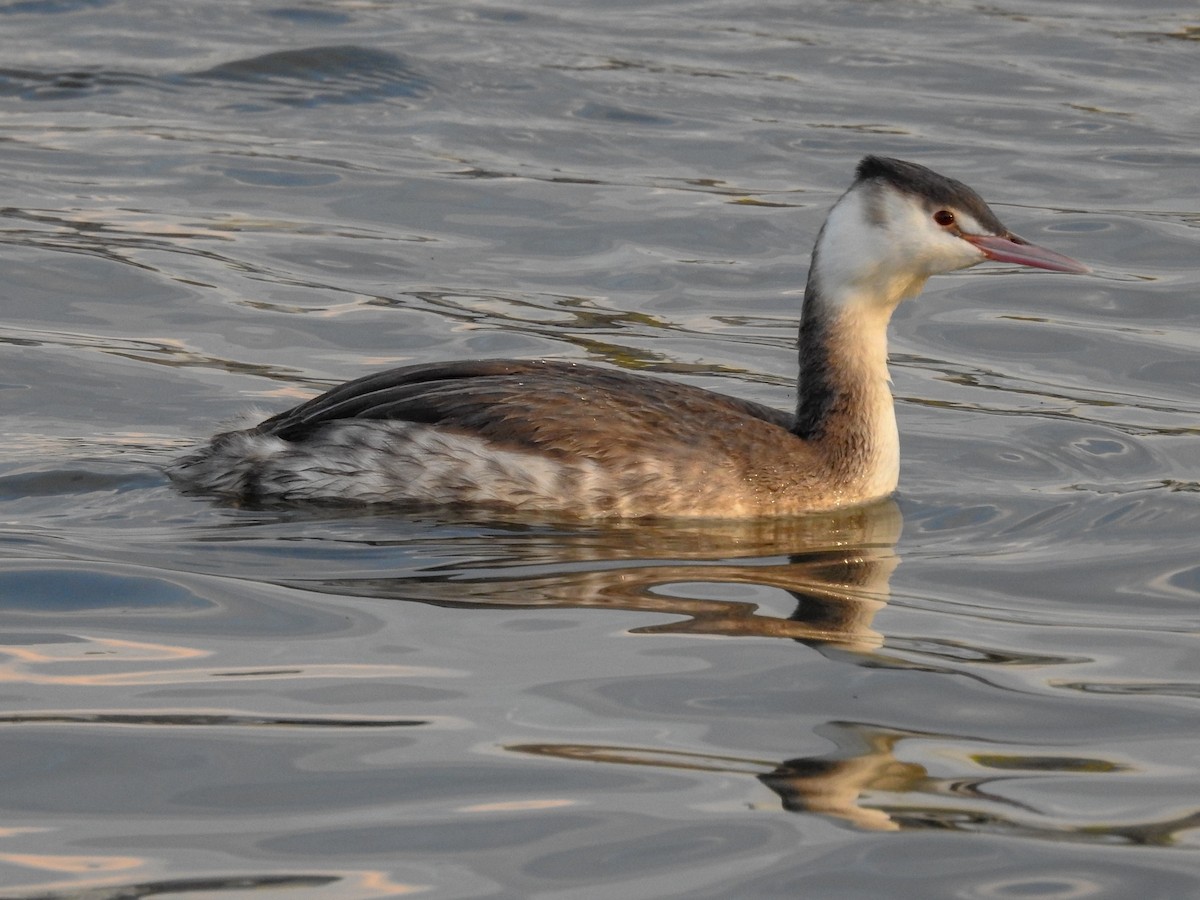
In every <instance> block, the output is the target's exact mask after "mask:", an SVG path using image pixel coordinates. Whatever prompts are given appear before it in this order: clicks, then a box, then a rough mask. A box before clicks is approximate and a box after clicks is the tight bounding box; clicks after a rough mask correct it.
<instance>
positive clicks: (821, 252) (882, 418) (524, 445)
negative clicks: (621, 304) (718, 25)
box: [167, 156, 1088, 518]
mask: <svg viewBox="0 0 1200 900" xmlns="http://www.w3.org/2000/svg"><path fill="white" fill-rule="evenodd" d="M985 260H995V261H998V262H1005V263H1015V264H1018V265H1026V266H1035V267H1037V268H1040V269H1049V270H1052V271H1059V272H1087V271H1088V268H1087V267H1086V266H1084V265H1083V264H1082V263H1079V262H1077V261H1076V260H1073V259H1071V258H1069V257H1067V256H1063V255H1061V254H1059V253H1055V252H1054V251H1051V250H1047V249H1044V248H1042V247H1038V246H1036V245H1034V244H1031V243H1029V242H1028V241H1026V240H1024V239H1022V238H1020V237H1017V236H1016V235H1015V234H1013V233H1012V232H1010V231H1009V230H1008V229H1007V228H1005V227H1004V225H1002V224H1001V222H1000V220H999V219H998V218H997V217H996V215H995V214H994V213H993V212H992V210H991V209H989V208H988V206H987V204H986V203H985V202H984V201H983V200H982V199H981V198H980V196H979V195H978V194H977V193H975V191H973V190H972V189H971V188H969V187H968V186H967V185H965V184H962V183H961V182H959V181H955V180H954V179H951V178H947V177H945V176H943V175H939V174H937V173H936V172H933V171H931V170H930V169H927V168H925V167H924V166H920V165H917V164H915V163H911V162H905V161H902V160H898V159H889V158H884V157H879V156H868V157H866V158H864V159H863V160H862V161H861V162H860V163H859V165H858V168H857V170H856V176H855V179H854V182H853V184H852V185H851V186H850V188H849V190H847V191H846V192H845V193H844V194H843V195H842V196H841V198H840V199H839V200H838V201H837V202H836V203H835V205H834V206H833V208H832V209H831V210H830V212H829V214H828V217H827V218H826V220H825V224H824V226H823V227H822V228H821V231H820V233H819V235H818V237H817V241H816V245H815V248H814V250H813V254H812V263H811V266H810V267H809V271H808V283H807V287H806V290H805V294H804V301H803V306H802V309H801V318H800V342H799V344H800V377H799V383H798V399H797V404H796V410H795V412H794V413H787V412H783V411H780V410H777V409H773V408H771V407H768V406H764V405H762V404H759V403H755V402H751V401H748V400H740V399H737V398H736V397H730V396H726V395H724V394H718V393H714V392H711V391H706V390H703V389H701V388H697V387H692V386H689V385H685V384H679V383H675V382H672V381H668V380H664V379H660V378H654V377H649V376H645V375H640V374H633V373H630V372H626V371H623V370H619V369H606V368H601V367H598V366H590V365H583V364H580V363H574V362H566V361H553V360H482V361H463V362H448V363H433V364H423V365H411V366H403V367H401V368H396V369H391V370H389V371H385V372H380V373H378V374H374V375H367V376H366V377H363V378H359V379H356V380H354V381H349V382H347V383H345V384H343V385H341V386H339V387H335V388H333V389H332V390H330V391H328V392H327V393H325V394H322V395H320V396H318V397H315V398H313V399H311V400H308V401H307V402H305V403H301V404H300V405H299V406H296V407H295V408H293V409H289V410H287V411H285V412H282V413H279V414H278V415H275V416H272V417H270V418H268V419H266V420H265V421H263V422H261V423H260V424H258V425H255V426H253V427H250V428H245V429H242V430H234V431H227V432H224V433H221V434H218V435H216V436H215V437H214V438H212V440H211V441H210V442H209V443H208V444H207V445H205V446H204V447H202V448H200V449H199V450H197V451H195V452H193V453H191V454H189V455H187V456H185V457H183V458H182V459H180V460H178V461H176V462H174V463H173V464H171V465H170V466H168V469H167V471H168V474H169V475H170V476H171V477H172V478H173V479H174V480H175V481H177V482H178V483H179V484H181V485H182V486H183V487H185V488H187V489H191V490H196V491H201V492H206V493H209V494H215V495H220V496H224V497H227V498H233V499H236V500H239V501H243V502H263V501H269V502H278V501H282V502H295V501H332V502H337V503H350V504H378V503H391V504H420V505H427V504H450V505H457V506H481V507H500V508H505V509H509V510H517V511H530V512H534V513H539V514H550V515H555V516H559V515H566V516H572V517H584V518H606V517H648V516H653V517H685V516H686V517H712V518H734V517H736V518H744V517H755V516H780V515H796V514H802V513H807V512H817V511H825V510H831V509H837V508H841V507H847V506H852V505H857V504H864V503H868V502H871V501H874V500H878V499H881V498H883V497H886V496H887V495H889V494H891V493H892V492H893V491H894V490H895V489H896V485H897V481H898V477H899V459H900V449H899V446H900V445H899V435H898V433H897V429H896V416H895V410H894V403H893V399H892V395H891V390H890V379H889V376H888V368H887V327H888V322H889V320H890V319H891V316H892V312H893V310H894V309H895V308H896V306H897V305H898V304H899V303H900V302H901V301H902V300H904V299H906V298H909V297H913V296H915V295H916V294H917V293H919V292H920V290H921V289H922V287H923V286H924V284H925V282H926V280H927V279H928V278H929V277H930V276H931V275H937V274H940V273H944V272H951V271H954V270H956V269H965V268H968V267H969V266H973V265H975V264H977V263H981V262H984V261H985Z"/></svg>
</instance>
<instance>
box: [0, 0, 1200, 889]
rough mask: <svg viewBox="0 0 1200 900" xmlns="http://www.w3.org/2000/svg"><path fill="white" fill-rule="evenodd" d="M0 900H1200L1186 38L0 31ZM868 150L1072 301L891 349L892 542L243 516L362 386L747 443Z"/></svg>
mask: <svg viewBox="0 0 1200 900" xmlns="http://www.w3.org/2000/svg"><path fill="white" fill-rule="evenodd" d="M0 34H2V35H3V47H4V55H3V61H2V62H0V185H2V189H3V190H2V196H0V205H2V208H0V242H2V243H3V246H2V247H0V254H2V259H3V272H4V278H3V282H2V283H0V304H2V306H0V309H2V313H0V360H2V370H0V400H2V401H3V409H4V414H5V426H6V427H5V429H4V435H3V437H2V438H0V440H2V442H3V444H2V446H3V451H2V453H0V645H2V646H0V650H2V651H3V653H4V659H3V661H2V663H0V666H2V667H0V673H2V677H3V684H2V686H0V784H2V789H0V896H3V897H13V898H34V897H38V898H59V897H86V898H90V900H96V898H132V897H147V896H187V897H217V896H222V897H224V896H230V897H233V896H243V895H248V894H249V893H250V892H251V891H254V896H256V897H258V896H276V895H278V896H287V897H297V898H307V897H312V898H320V900H325V898H368V897H392V896H400V895H406V894H413V895H419V896H426V897H437V898H443V897H445V898H460V897H461V898H483V897H488V898H493V897H494V898H521V897H538V898H563V900H566V898H585V897H586V898H591V897H621V898H652V897H653V898H659V897H664V898H665V897H688V898H730V897H801V896H802V897H805V898H819V900H824V898H837V900H844V898H845V900H853V898H872V900H875V898H881V897H886V898H900V900H906V898H912V900H931V898H947V900H949V898H955V900H1029V898H1036V900H1081V898H1087V900H1093V898H1112V900H1125V898H1130V897H1137V898H1139V900H1153V898H1163V900H1177V898H1182V897H1194V896H1200V742H1198V740H1197V737H1198V731H1200V652H1198V651H1200V255H1198V254H1197V238H1198V237H1200V230H1198V229H1200V199H1198V195H1200V151H1198V149H1197V148H1198V147H1200V116H1198V114H1197V102H1196V84H1197V82H1198V81H1200V15H1198V14H1197V10H1196V7H1195V4H1194V3H1191V2H1171V0H1149V2H1145V3H1140V4H1136V5H1135V4H1128V3H1119V2H1115V0H1111V2H1061V3H1053V4H1049V3H1044V2H1033V0H999V2H997V3H992V4H977V3H973V2H965V0H944V2H892V3H868V2H791V3H783V2H773V3H749V4H748V3H745V2H739V0H679V2H657V3H647V2H644V0H639V2H612V0H607V2H601V0H592V2H573V3H558V4H550V3H542V4H536V3H529V2H523V0H511V2H469V3H426V4H416V3H391V2H372V0H364V2H355V0H343V2H337V0H328V2H320V3H319V2H315V0H313V2H296V3H294V4H293V5H287V0H280V2H274V3H273V2H260V0H239V2H229V0H220V2H218V0H193V2H189V3H152V4H148V3H140V2H135V0H5V2H0ZM866 153H881V154H885V155H894V156H900V157H903V158H907V159H912V160H915V161H918V162H922V163H925V164H927V165H930V166H932V167H933V168H935V169H937V170H939V171H942V172H944V173H946V174H949V175H952V176H955V177H958V178H961V179H963V180H965V181H967V182H968V183H970V184H971V185H973V186H974V187H976V188H977V189H978V190H979V191H980V192H981V193H982V194H983V195H984V196H985V197H986V198H988V199H989V200H990V201H991V202H992V203H993V205H994V208H995V209H996V210H997V212H998V213H999V214H1000V216H1001V217H1002V218H1003V219H1004V220H1005V222H1006V224H1008V225H1009V226H1010V227H1011V228H1013V229H1014V230H1015V231H1017V232H1018V233H1020V234H1023V235H1025V236H1027V237H1029V238H1030V239H1032V240H1035V241H1037V242H1039V243H1042V244H1045V245H1047V246H1050V247H1053V248H1054V249H1057V250H1059V251H1062V252H1064V253H1068V254H1071V255H1072V256H1076V257H1078V258H1081V259H1084V260H1087V261H1089V262H1090V263H1092V264H1093V265H1095V267H1096V270H1097V271H1096V274H1095V275H1093V276H1088V277H1071V276H1063V275H1054V274H1050V273H1043V272H1035V271H1029V270H1025V271H1022V270H1016V269H1012V268H1007V269H1004V268H1000V267H981V268H978V269H973V270H971V271H969V272H966V273H961V274H959V275H956V276H952V277H945V278H940V279H935V280H934V281H932V282H931V283H930V285H929V287H928V289H927V291H926V293H925V295H924V296H923V297H922V298H921V299H920V300H919V301H917V302H914V303H910V304H906V305H905V306H903V307H902V308H901V309H900V311H899V312H898V313H897V316H896V319H895V321H894V324H893V328H892V332H891V333H892V343H891V349H892V359H893V377H894V380H895V387H896V394H897V412H898V417H899V421H900V428H901V433H902V442H903V453H904V461H903V468H902V476H901V488H900V492H899V494H898V495H897V498H896V501H895V503H886V504H882V505H880V506H878V507H874V508H871V509H866V510H858V511H853V512H851V513H847V514H844V515H841V516H831V517H816V518H813V519H806V520H801V521H792V522H787V523H757V524H755V523H748V524H742V525H730V524H720V523H717V524H703V523H699V524H697V523H685V524H678V523H676V524H671V523H654V524H651V523H640V524H638V523H631V524H624V525H606V526H592V525H587V524H570V523H566V524H564V523H557V524H556V523H553V522H536V521H517V520H512V519H509V520H507V521H506V520H504V519H501V518H497V517H494V516H491V517H489V516H487V515H484V514H479V515H456V516H451V515H441V514H438V513H436V512H426V513H421V514H416V515H403V514H399V513H397V512H390V513H389V512H383V511H376V512H371V513H364V512H361V511H354V510H340V511H339V510H315V511H314V510H311V509H309V510H303V509H269V510H253V509H238V508H231V507H229V506H227V505H221V504H219V503H215V502H212V501H210V500H207V499H204V498H197V497H189V496H183V495H181V494H179V493H178V492H176V491H175V490H174V489H173V488H172V487H171V486H170V485H169V484H168V483H167V481H166V479H165V478H164V477H163V476H162V475H161V473H160V468H159V467H160V466H161V465H162V464H163V463H164V462H166V461H167V460H169V459H171V458H172V457H173V456H174V455H176V454H178V453H180V452H182V451H183V450H184V449H185V448H187V447H190V446H192V445H193V444H194V443H195V442H196V441H198V440H200V439H201V438H202V437H203V436H205V435H206V434H208V433H210V432H211V431H213V430H214V429H215V428H216V427H217V425H218V423H219V422H220V421H221V420H222V419H226V418H228V417H230V416H232V415H234V414H236V413H238V412H239V411H241V410H244V409H246V408H247V407H251V406H257V407H260V408H262V409H264V410H279V409H283V408H284V407H286V406H288V405H290V404H292V403H294V402H295V401H297V400H298V399H300V398H303V397H306V396H310V395H311V394H313V393H314V392H316V391H317V390H318V389H320V388H322V387H324V386H326V385H330V384H333V383H336V382H337V381H340V380H343V379H346V378H350V377H354V376H357V375H360V374H364V373H366V372H368V371H371V370H374V369H379V368H383V367H386V366H388V365H393V364H401V363H405V362H424V361H434V360H439V359H455V358H482V357H494V356H516V357H539V356H547V357H554V358H558V359H578V360H590V361H594V362H598V363H602V364H609V365H615V366H620V367H624V368H627V369H637V370H644V371H650V372H656V373H664V374H666V375H667V376H668V377H672V378H677V379H679V380H681V381H686V382H689V383H692V384H697V385H701V386H704V387H709V388H713V389H717V390H721V391H724V392H727V393H734V394H737V395H739V396H743V397H748V398H752V399H755V400H759V401H763V402H768V403H771V404H774V405H777V406H780V407H787V406H790V405H791V404H792V402H793V391H794V386H793V378H794V372H795V356H794V354H795V350H794V341H795V321H796V315H797V312H798V307H799V301H800V296H801V292H802V288H803V283H804V277H805V272H806V268H807V256H808V253H809V250H810V247H811V244H812V241H813V239H814V237H815V234H816V230H817V228H818V227H819V226H820V223H821V220H822V218H823V216H824V213H825V211H826V210H827V209H828V207H829V205H830V204H831V203H832V202H833V200H834V199H835V198H836V197H837V195H838V194H839V193H840V192H841V191H842V190H843V189H844V188H845V187H846V186H847V185H848V183H849V180H850V178H851V175H852V171H853V167H854V164H855V163H856V161H857V160H858V158H859V157H861V156H862V155H864V154H866Z"/></svg>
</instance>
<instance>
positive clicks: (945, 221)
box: [933, 209, 954, 228]
mask: <svg viewBox="0 0 1200 900" xmlns="http://www.w3.org/2000/svg"><path fill="white" fill-rule="evenodd" d="M933 221H935V222H937V223H938V224H939V225H941V226H942V227H943V228H949V227H950V226H951V225H953V224H954V213H952V212H950V210H948V209H939V210H938V211H937V212H935V213H934V214H933Z"/></svg>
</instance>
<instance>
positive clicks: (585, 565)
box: [279, 500, 903, 654]
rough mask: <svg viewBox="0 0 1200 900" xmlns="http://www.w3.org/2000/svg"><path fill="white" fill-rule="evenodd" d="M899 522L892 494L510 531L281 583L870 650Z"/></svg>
mask: <svg viewBox="0 0 1200 900" xmlns="http://www.w3.org/2000/svg"><path fill="white" fill-rule="evenodd" d="M902 528H903V519H902V517H901V515H900V509H899V507H898V506H897V505H896V504H895V502H893V501H890V500H889V501H885V502H883V503H876V504H872V505H870V506H862V507H855V508H852V509H845V510H837V511H835V512H830V513H824V514H821V515H811V516H797V517H790V518H779V519H757V520H747V521H744V522H743V521H727V522H696V523H690V524H689V523H678V522H637V523H631V524H629V525H628V526H627V527H615V526H612V527H605V528H596V529H591V530H589V531H587V532H583V533H579V534H574V535H572V534H570V533H562V532H558V531H555V532H554V533H553V534H551V535H548V536H539V535H537V534H536V533H534V534H528V533H522V532H516V533H514V534H513V535H511V536H509V537H507V538H504V537H501V536H499V535H493V536H491V537H490V538H489V539H488V541H487V542H486V544H485V545H484V546H481V547H472V546H468V545H463V546H462V548H461V550H462V552H464V553H465V554H466V556H467V557H468V558H467V559H464V560H463V561H462V562H460V563H457V564H448V563H446V562H445V561H441V562H439V564H438V565H437V566H435V567H433V568H432V569H431V570H429V571H425V572H421V573H413V572H408V573H404V574H403V575H400V576H397V577H378V576H368V577H332V578H324V579H321V580H289V579H286V578H285V579H280V580H279V583H286V584H289V585H292V586H294V587H300V588H303V589H304V590H308V591H326V592H330V593H334V594H338V595H341V596H347V595H349V596H362V597H391V598H394V599H397V600H406V601H416V602H420V603H430V604H434V605H437V606H445V607H450V608H485V609H488V608H490V609H497V608H499V609H537V608H540V609H555V608H559V609H561V608H572V609H584V608H586V609H608V610H628V611H634V612H639V613H653V614H656V615H661V616H665V617H669V621H666V622H663V623H661V624H651V625H644V626H641V627H638V628H635V629H633V631H634V632H636V633H639V634H693V635H700V634H703V635H724V636H728V637H781V638H790V639H793V640H798V641H803V642H806V643H810V644H813V645H814V646H816V647H817V648H818V649H820V650H821V651H822V652H825V653H828V652H830V651H837V650H845V651H850V652H853V653H866V654H872V653H874V652H875V651H876V650H878V648H879V647H880V646H881V645H882V643H883V637H882V635H880V634H879V633H878V632H877V631H875V630H873V628H872V624H871V623H872V619H873V618H874V616H875V614H876V613H877V612H878V611H879V610H881V609H882V608H883V607H884V606H886V605H887V601H888V592H889V583H888V582H889V579H890V577H891V574H892V572H893V570H894V569H895V568H896V566H897V565H899V563H900V558H899V557H898V556H897V555H896V551H895V546H896V542H897V541H898V540H899V538H900V533H901V530H902ZM543 541H544V546H543ZM735 585H744V586H745V588H746V590H745V591H742V593H744V594H749V599H740V598H737V594H738V593H739V590H738V589H737V588H732V589H731V586H735ZM731 594H732V595H733V596H734V598H737V599H730V595H731ZM776 597H778V598H779V599H780V601H781V602H780V603H778V604H777V603H776V602H775V600H776ZM764 605H765V606H767V607H768V609H766V610H765V611H764V609H763V606H764ZM779 607H782V609H780V608H779Z"/></svg>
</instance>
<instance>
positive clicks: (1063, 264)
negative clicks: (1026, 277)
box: [961, 231, 1092, 275]
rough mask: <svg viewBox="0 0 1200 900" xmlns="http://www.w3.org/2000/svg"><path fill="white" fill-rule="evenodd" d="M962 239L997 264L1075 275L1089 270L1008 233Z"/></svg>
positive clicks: (1060, 255) (970, 236) (965, 236)
mask: <svg viewBox="0 0 1200 900" xmlns="http://www.w3.org/2000/svg"><path fill="white" fill-rule="evenodd" d="M961 237H962V238H963V240H965V241H969V242H970V243H972V244H974V245H975V246H976V247H978V248H979V249H980V250H982V251H983V255H984V256H986V257H987V258H988V259H994V260H996V262H1007V263H1016V264H1017V265H1020V266H1034V267H1035V268H1038V269H1049V270H1050V271H1051V272H1074V273H1076V274H1078V275H1084V274H1087V273H1088V272H1090V271H1092V270H1091V269H1090V268H1088V267H1087V266H1085V265H1084V264H1083V263H1081V262H1080V261H1079V260H1077V259H1071V257H1069V256H1064V255H1063V254H1061V253H1055V252H1054V251H1053V250H1047V249H1046V248H1045V247H1039V246H1038V245H1037V244H1031V243H1029V241H1027V240H1025V239H1024V238H1019V237H1017V236H1016V235H1015V234H1013V233H1012V232H1011V231H1010V232H1008V233H1006V234H963V235H961Z"/></svg>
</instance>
